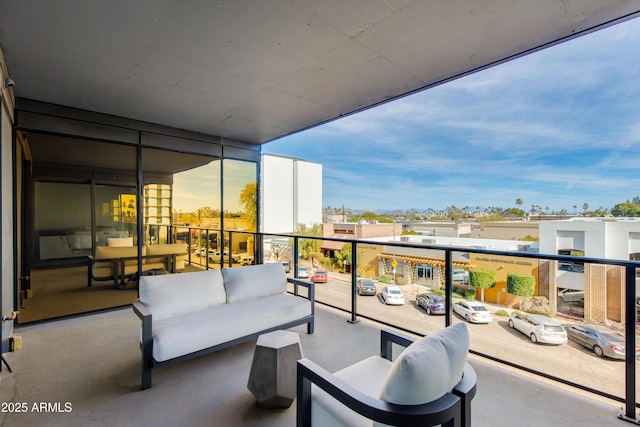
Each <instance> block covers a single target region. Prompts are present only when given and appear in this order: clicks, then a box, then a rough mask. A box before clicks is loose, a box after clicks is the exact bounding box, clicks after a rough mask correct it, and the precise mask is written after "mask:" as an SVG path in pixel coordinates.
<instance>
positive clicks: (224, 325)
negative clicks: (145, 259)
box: [133, 263, 314, 389]
mask: <svg viewBox="0 0 640 427" xmlns="http://www.w3.org/2000/svg"><path fill="white" fill-rule="evenodd" d="M287 282H291V283H293V284H294V292H293V295H292V294H289V293H287ZM299 285H302V286H305V287H306V288H307V289H308V291H307V295H306V296H304V297H302V296H299V295H298V286H299ZM133 310H134V312H135V313H136V314H137V315H138V317H139V318H140V319H141V320H142V331H141V350H142V389H146V388H149V387H151V372H152V369H153V368H157V367H161V366H164V365H168V364H172V363H175V362H178V361H181V360H185V359H189V358H192V357H196V356H199V355H202V354H206V353H210V352H212V351H216V350H220V349H223V348H226V347H230V346H233V345H235V344H239V343H241V342H245V341H250V340H252V339H255V338H257V337H258V336H259V335H260V334H263V333H266V332H271V331H274V330H278V329H288V328H291V327H293V326H297V325H302V324H305V323H306V324H307V332H308V333H309V334H312V333H313V327H314V287H313V283H309V282H303V281H300V280H296V279H292V278H288V277H287V276H286V274H285V272H284V269H283V268H282V265H281V264H273V263H272V264H259V265H251V266H246V267H234V268H223V269H222V270H218V269H213V270H208V271H201V272H194V273H179V274H167V275H158V276H142V277H141V278H140V298H139V300H137V301H136V302H134V304H133Z"/></svg>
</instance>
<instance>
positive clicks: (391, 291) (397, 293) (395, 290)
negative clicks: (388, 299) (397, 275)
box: [389, 289, 402, 295]
mask: <svg viewBox="0 0 640 427" xmlns="http://www.w3.org/2000/svg"><path fill="white" fill-rule="evenodd" d="M389 293H390V294H393V295H402V292H400V291H399V290H397V289H389Z"/></svg>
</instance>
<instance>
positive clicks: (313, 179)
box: [260, 154, 322, 233]
mask: <svg viewBox="0 0 640 427" xmlns="http://www.w3.org/2000/svg"><path fill="white" fill-rule="evenodd" d="M261 174H262V176H261V183H262V187H261V189H260V190H261V192H262V197H260V202H261V206H260V212H261V224H262V226H261V229H260V231H261V232H263V233H292V232H293V231H295V229H296V228H297V226H298V224H305V225H313V224H321V223H322V165H321V164H319V163H311V162H307V161H305V160H301V159H293V158H290V157H282V156H276V155H273V154H262V171H261Z"/></svg>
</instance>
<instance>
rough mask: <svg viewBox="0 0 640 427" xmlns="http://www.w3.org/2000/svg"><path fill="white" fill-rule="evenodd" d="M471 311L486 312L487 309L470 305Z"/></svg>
mask: <svg viewBox="0 0 640 427" xmlns="http://www.w3.org/2000/svg"><path fill="white" fill-rule="evenodd" d="M471 309H472V310H475V311H487V309H486V308H485V306H483V305H472V306H471Z"/></svg>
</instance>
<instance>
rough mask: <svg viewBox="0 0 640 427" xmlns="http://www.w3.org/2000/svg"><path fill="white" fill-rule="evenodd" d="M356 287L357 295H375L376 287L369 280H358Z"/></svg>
mask: <svg viewBox="0 0 640 427" xmlns="http://www.w3.org/2000/svg"><path fill="white" fill-rule="evenodd" d="M357 287H358V295H375V294H376V293H377V290H376V285H375V283H373V280H370V279H358V283H357Z"/></svg>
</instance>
